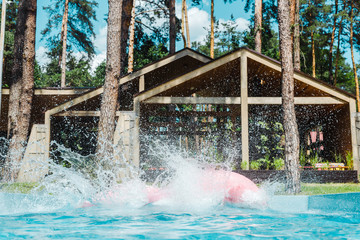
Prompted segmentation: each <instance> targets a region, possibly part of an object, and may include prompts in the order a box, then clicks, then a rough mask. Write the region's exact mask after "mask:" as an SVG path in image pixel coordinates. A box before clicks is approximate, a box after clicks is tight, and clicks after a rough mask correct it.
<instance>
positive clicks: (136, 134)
mask: <svg viewBox="0 0 360 240" xmlns="http://www.w3.org/2000/svg"><path fill="white" fill-rule="evenodd" d="M134 112H135V124H134V158H133V164H134V166H135V167H137V168H139V167H140V102H139V100H138V99H137V98H135V99H134Z"/></svg>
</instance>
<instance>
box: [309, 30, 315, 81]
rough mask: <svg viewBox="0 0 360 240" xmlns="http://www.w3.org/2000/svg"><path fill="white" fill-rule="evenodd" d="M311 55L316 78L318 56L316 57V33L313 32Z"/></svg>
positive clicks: (311, 36)
mask: <svg viewBox="0 0 360 240" xmlns="http://www.w3.org/2000/svg"><path fill="white" fill-rule="evenodd" d="M310 38H311V55H312V76H313V77H314V78H316V56H315V40H314V31H311V35H310Z"/></svg>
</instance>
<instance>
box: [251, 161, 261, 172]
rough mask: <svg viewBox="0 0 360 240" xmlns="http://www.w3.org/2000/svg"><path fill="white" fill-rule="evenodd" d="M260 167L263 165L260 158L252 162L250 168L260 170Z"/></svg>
mask: <svg viewBox="0 0 360 240" xmlns="http://www.w3.org/2000/svg"><path fill="white" fill-rule="evenodd" d="M260 167H261V163H260V162H259V161H258V160H256V161H251V162H250V168H251V169H252V170H259V169H260Z"/></svg>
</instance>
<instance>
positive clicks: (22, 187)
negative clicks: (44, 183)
mask: <svg viewBox="0 0 360 240" xmlns="http://www.w3.org/2000/svg"><path fill="white" fill-rule="evenodd" d="M37 186H39V184H38V183H2V184H0V192H7V193H30V192H31V190H32V189H34V188H35V187H37Z"/></svg>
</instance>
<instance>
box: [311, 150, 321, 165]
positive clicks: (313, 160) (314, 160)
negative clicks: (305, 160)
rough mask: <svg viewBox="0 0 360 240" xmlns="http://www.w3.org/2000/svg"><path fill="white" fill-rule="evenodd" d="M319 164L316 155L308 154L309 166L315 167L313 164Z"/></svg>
mask: <svg viewBox="0 0 360 240" xmlns="http://www.w3.org/2000/svg"><path fill="white" fill-rule="evenodd" d="M319 162H320V159H319V156H318V153H317V152H316V153H314V154H310V156H309V163H310V165H311V166H313V167H315V164H316V163H319Z"/></svg>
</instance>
